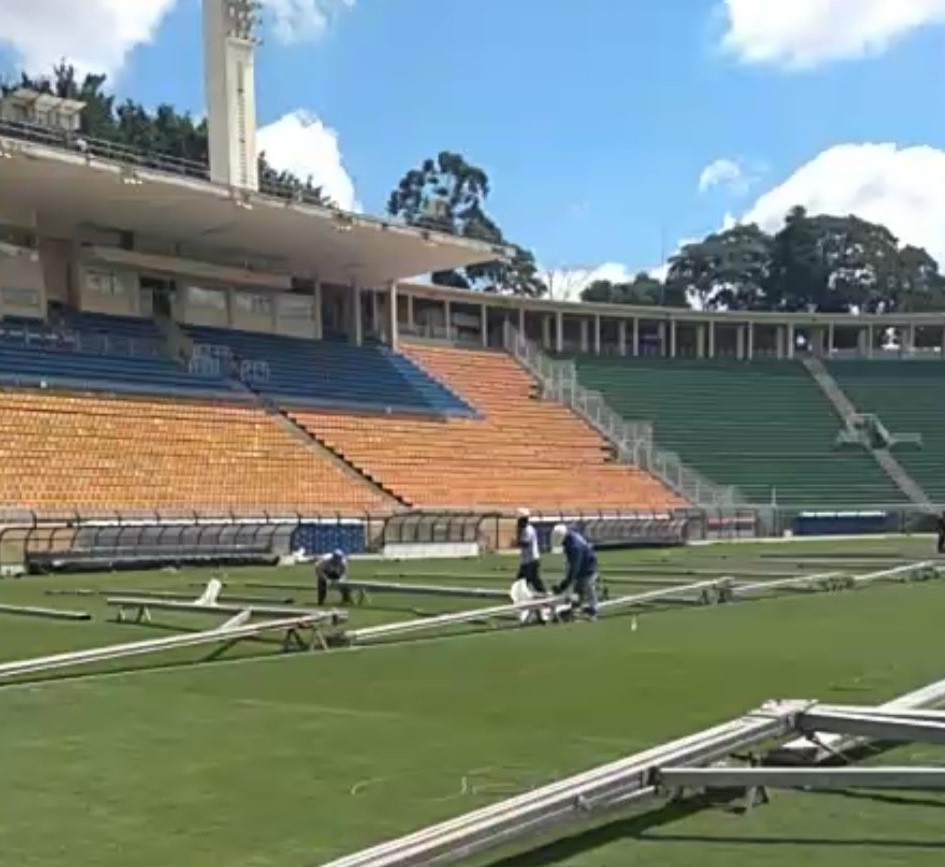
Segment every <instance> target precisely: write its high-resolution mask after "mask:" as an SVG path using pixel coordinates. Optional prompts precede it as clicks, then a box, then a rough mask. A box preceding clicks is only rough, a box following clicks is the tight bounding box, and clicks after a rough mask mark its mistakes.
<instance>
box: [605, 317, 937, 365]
mask: <svg viewBox="0 0 945 867" xmlns="http://www.w3.org/2000/svg"><path fill="white" fill-rule="evenodd" d="M942 341H943V345H945V329H943V331H942ZM617 351H618V352H619V353H620V354H621V355H624V356H625V355H626V354H627V320H626V319H621V320H620V321H618V322H617Z"/></svg>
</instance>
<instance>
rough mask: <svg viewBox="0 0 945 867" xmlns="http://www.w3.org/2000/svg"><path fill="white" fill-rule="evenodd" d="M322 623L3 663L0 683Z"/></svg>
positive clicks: (258, 626)
mask: <svg viewBox="0 0 945 867" xmlns="http://www.w3.org/2000/svg"><path fill="white" fill-rule="evenodd" d="M321 623H322V618H321V617H320V616H319V615H315V614H304V615H300V616H296V617H288V618H285V619H284V620H269V621H264V622H262V623H253V624H248V625H246V626H237V627H232V626H231V627H227V626H225V625H224V626H220V627H217V628H215V629H208V630H207V631H205V632H192V633H187V634H186V635H171V636H169V637H167V638H152V639H148V640H146V641H133V642H131V643H129V644H112V645H109V646H107V647H94V648H91V649H89V650H77V651H72V652H70V653H59V654H56V655H54V656H40V657H36V658H34V659H23V660H18V661H16V662H5V663H2V664H0V682H3V681H5V680H10V679H12V678H15V677H20V676H22V675H26V674H37V673H39V672H44V671H60V670H62V669H66V668H72V667H74V666H77V665H87V664H90V663H94V662H109V661H111V660H113V659H123V658H125V657H130V656H143V655H146V654H150V653H160V652H162V651H165V650H177V649H179V648H183V647H198V646H200V645H203V644H215V643H217V642H231V641H236V640H239V639H243V638H253V637H255V636H257V635H261V634H263V633H266V632H280V631H285V632H286V633H287V634H289V633H292V632H293V631H294V630H298V629H303V628H306V627H310V628H312V629H317V627H318V626H319V625H320V624H321Z"/></svg>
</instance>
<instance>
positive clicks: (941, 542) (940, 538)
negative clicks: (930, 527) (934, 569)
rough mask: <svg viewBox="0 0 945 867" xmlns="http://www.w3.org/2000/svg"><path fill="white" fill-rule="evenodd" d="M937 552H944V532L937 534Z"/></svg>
mask: <svg viewBox="0 0 945 867" xmlns="http://www.w3.org/2000/svg"><path fill="white" fill-rule="evenodd" d="M938 553H939V554H945V533H941V532H940V533H939V534H938Z"/></svg>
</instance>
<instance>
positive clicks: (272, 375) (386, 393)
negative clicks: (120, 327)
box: [185, 326, 473, 416]
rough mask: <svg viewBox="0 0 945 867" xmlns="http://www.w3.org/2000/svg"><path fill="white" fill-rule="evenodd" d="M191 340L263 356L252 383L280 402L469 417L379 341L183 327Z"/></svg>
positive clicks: (238, 355)
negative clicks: (264, 368) (261, 375)
mask: <svg viewBox="0 0 945 867" xmlns="http://www.w3.org/2000/svg"><path fill="white" fill-rule="evenodd" d="M185 331H186V333H187V334H188V336H190V338H191V339H192V340H193V341H194V342H195V343H196V344H198V345H199V344H203V345H207V346H225V347H227V348H228V349H229V350H230V351H231V352H232V353H233V355H234V357H235V358H238V359H243V360H249V361H265V362H266V363H267V364H268V366H269V377H268V380H263V381H259V382H256V383H254V386H255V388H256V389H257V390H258V391H260V392H262V393H263V394H265V395H267V396H268V397H270V398H272V399H273V400H277V401H281V402H292V403H293V404H311V405H313V406H325V407H337V408H342V409H361V408H367V409H374V410H377V409H380V410H387V409H391V410H392V411H396V412H400V413H421V414H429V415H455V416H468V415H471V414H473V413H472V410H471V409H470V408H469V406H467V405H466V404H465V403H463V402H462V401H461V400H459V399H458V398H457V397H456V396H455V395H454V394H452V393H451V392H449V391H448V390H447V389H446V388H444V387H443V386H441V385H439V384H438V383H436V382H435V381H434V380H432V379H431V378H430V377H429V376H427V375H426V374H425V373H424V372H423V371H422V370H421V369H420V368H419V367H417V366H416V365H415V364H413V363H412V362H411V361H410V360H409V359H408V358H406V357H404V356H402V355H399V354H398V353H396V352H393V351H392V350H391V349H389V348H388V347H387V346H384V345H382V344H379V343H365V344H364V345H363V346H355V345H354V344H352V343H347V342H343V341H339V340H308V339H302V338H296V337H281V336H277V335H271V334H257V333H250V332H246V331H230V330H222V329H218V328H206V327H195V326H187V327H185Z"/></svg>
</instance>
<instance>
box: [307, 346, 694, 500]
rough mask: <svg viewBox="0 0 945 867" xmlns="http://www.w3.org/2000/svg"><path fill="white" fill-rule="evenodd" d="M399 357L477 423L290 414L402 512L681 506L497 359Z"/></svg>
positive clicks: (428, 352) (468, 353) (451, 352)
mask: <svg viewBox="0 0 945 867" xmlns="http://www.w3.org/2000/svg"><path fill="white" fill-rule="evenodd" d="M403 348H404V350H405V352H406V354H407V355H408V356H410V357H411V358H412V359H413V360H414V361H415V362H416V363H417V364H419V365H420V366H421V367H422V368H423V369H425V370H426V371H427V372H429V373H430V374H431V375H432V376H433V377H435V378H436V379H437V380H439V381H440V382H442V383H445V384H446V385H447V386H448V387H449V388H450V389H452V390H453V391H455V392H456V393H458V394H459V395H461V396H462V397H463V398H464V399H465V400H467V401H468V402H469V404H471V405H472V406H473V407H475V408H476V409H477V410H478V411H479V413H480V415H481V417H480V418H456V417H453V418H445V419H439V420H434V419H420V418H416V417H409V416H404V415H395V416H369V415H352V414H340V413H327V412H313V411H310V410H300V409H298V408H297V407H296V408H293V409H292V410H291V414H292V416H293V418H295V420H296V421H297V422H298V423H299V424H300V425H302V426H303V427H305V428H306V430H308V431H310V432H311V433H312V434H313V435H314V436H316V437H317V438H318V439H319V440H320V441H321V442H323V443H325V445H327V446H328V447H329V448H331V449H332V450H334V451H335V452H337V453H338V454H339V455H342V456H343V457H344V458H345V459H346V460H347V461H349V462H350V463H351V464H352V465H354V466H356V467H358V468H359V469H360V470H362V471H363V472H364V473H365V474H366V475H368V476H369V477H371V478H373V479H375V480H377V481H378V482H379V483H381V484H383V485H384V486H385V487H386V488H387V489H388V490H391V491H393V492H394V493H396V494H397V496H399V497H400V498H402V499H403V500H404V501H405V502H406V503H408V504H409V505H411V506H415V507H426V508H467V509H483V510H488V509H505V510H508V509H511V508H514V507H516V506H523V505H524V506H529V507H530V508H532V509H535V510H541V509H546V510H568V509H575V510H578V509H585V510H595V511H596V510H598V509H617V508H620V509H634V508H636V509H665V508H669V507H676V506H683V505H685V503H684V502H683V501H682V500H680V499H679V498H678V497H676V496H675V495H674V494H673V493H672V492H671V491H669V490H668V489H667V488H666V487H664V486H663V485H662V484H661V483H660V482H659V481H657V480H656V479H654V478H653V477H651V476H650V475H648V474H647V473H644V472H642V471H640V470H639V469H637V468H634V467H629V466H626V465H622V464H618V463H614V462H612V460H611V458H610V454H609V451H610V450H609V447H608V444H607V443H606V442H605V441H604V440H603V439H602V438H601V437H600V436H599V435H598V434H597V433H596V432H595V431H594V430H593V429H591V428H590V427H589V426H588V425H586V424H585V423H584V422H583V421H582V420H580V419H579V418H578V417H577V416H575V415H573V414H572V413H571V412H570V411H569V410H568V409H566V408H565V407H563V406H561V405H559V404H556V403H552V402H548V401H543V400H538V399H535V397H534V395H533V390H534V383H533V381H532V379H531V377H530V376H529V375H528V374H527V373H526V372H525V371H524V370H522V368H520V367H519V366H518V364H517V363H516V362H515V361H514V360H513V359H512V358H511V357H509V356H507V355H505V354H503V353H499V352H489V351H474V350H462V349H453V348H449V347H441V346H433V345H416V344H411V345H409V346H404V347H403Z"/></svg>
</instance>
